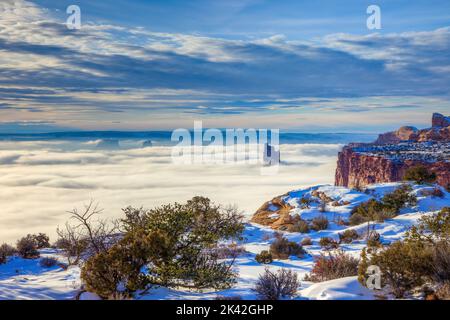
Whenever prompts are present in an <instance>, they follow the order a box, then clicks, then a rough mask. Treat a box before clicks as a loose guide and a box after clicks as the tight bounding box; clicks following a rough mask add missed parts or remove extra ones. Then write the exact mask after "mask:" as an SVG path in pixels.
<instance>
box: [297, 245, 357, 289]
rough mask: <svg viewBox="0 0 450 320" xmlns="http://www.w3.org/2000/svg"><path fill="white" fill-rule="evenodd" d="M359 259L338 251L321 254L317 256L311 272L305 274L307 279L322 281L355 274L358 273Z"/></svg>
mask: <svg viewBox="0 0 450 320" xmlns="http://www.w3.org/2000/svg"><path fill="white" fill-rule="evenodd" d="M358 264H359V260H358V259H356V258H354V257H352V256H350V255H348V254H345V253H344V252H343V251H338V252H337V253H328V255H324V254H321V255H320V256H319V257H317V258H315V262H314V267H313V269H312V270H311V273H310V274H308V275H306V276H305V280H306V281H312V282H322V281H328V280H333V279H338V278H344V277H350V276H355V275H357V274H358Z"/></svg>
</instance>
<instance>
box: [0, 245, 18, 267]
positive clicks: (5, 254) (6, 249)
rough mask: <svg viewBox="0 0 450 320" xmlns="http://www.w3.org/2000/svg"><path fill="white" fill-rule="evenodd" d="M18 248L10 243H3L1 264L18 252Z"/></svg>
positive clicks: (0, 251)
mask: <svg viewBox="0 0 450 320" xmlns="http://www.w3.org/2000/svg"><path fill="white" fill-rule="evenodd" d="M16 252H17V251H16V249H15V248H14V247H12V246H10V245H9V244H6V243H4V244H2V245H1V246H0V264H4V263H6V262H7V261H8V258H9V257H11V256H13V255H14V254H16Z"/></svg>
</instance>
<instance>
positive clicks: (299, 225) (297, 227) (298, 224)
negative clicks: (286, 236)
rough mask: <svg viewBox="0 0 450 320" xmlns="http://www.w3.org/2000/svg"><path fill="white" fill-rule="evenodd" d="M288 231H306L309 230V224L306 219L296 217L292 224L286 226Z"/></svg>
mask: <svg viewBox="0 0 450 320" xmlns="http://www.w3.org/2000/svg"><path fill="white" fill-rule="evenodd" d="M287 231H289V232H300V233H308V232H309V224H308V222H307V221H305V220H303V219H298V220H297V221H295V222H294V224H292V225H290V226H289V227H288V230H287Z"/></svg>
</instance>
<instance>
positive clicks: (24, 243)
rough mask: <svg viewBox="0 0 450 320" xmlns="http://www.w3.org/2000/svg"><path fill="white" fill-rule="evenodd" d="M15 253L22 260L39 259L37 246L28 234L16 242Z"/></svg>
mask: <svg viewBox="0 0 450 320" xmlns="http://www.w3.org/2000/svg"><path fill="white" fill-rule="evenodd" d="M16 247H17V253H18V254H19V256H21V257H22V258H24V259H34V258H38V257H39V251H38V246H37V244H36V241H35V239H34V236H33V235H31V234H29V235H27V236H26V237H23V238H22V239H20V240H18V241H17V244H16Z"/></svg>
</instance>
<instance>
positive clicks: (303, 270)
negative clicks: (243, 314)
mask: <svg viewBox="0 0 450 320" xmlns="http://www.w3.org/2000/svg"><path fill="white" fill-rule="evenodd" d="M399 185H400V184H399V183H387V184H377V185H372V186H370V187H368V189H367V191H366V192H359V191H355V190H351V189H347V188H343V187H334V186H317V187H313V188H307V189H301V190H295V191H292V192H289V193H288V194H287V196H286V198H285V199H284V200H285V201H286V202H288V203H289V204H290V205H291V206H292V207H293V209H292V210H291V212H290V214H291V215H300V216H301V217H302V218H303V219H312V218H314V217H316V216H320V215H326V216H327V217H328V219H329V220H330V227H329V229H327V230H322V231H319V232H315V231H311V232H310V233H308V234H300V233H289V232H282V233H283V234H284V236H286V237H287V238H288V239H289V240H292V241H296V242H299V241H301V240H302V239H303V238H305V237H310V238H311V239H312V241H313V245H312V246H307V247H306V249H307V250H308V255H307V256H306V257H304V258H302V259H299V258H294V257H291V259H288V260H275V261H274V262H273V263H272V264H270V265H261V264H259V263H257V262H256V261H255V255H256V254H257V253H259V252H260V251H261V250H267V249H268V248H269V246H270V243H271V241H273V236H274V233H275V232H274V230H272V229H270V228H268V227H264V226H260V225H256V224H251V223H248V224H247V225H246V228H245V233H244V237H245V240H244V241H243V243H242V245H243V246H244V247H245V249H246V251H247V253H246V254H244V255H242V256H240V257H239V258H238V259H237V260H236V266H235V268H236V271H237V272H238V273H239V279H238V282H237V284H236V285H235V286H234V287H233V288H231V289H228V290H223V291H219V292H196V291H186V290H175V289H167V288H153V289H151V290H149V291H148V292H146V293H145V294H144V295H142V296H139V295H138V297H137V298H138V299H214V298H215V297H217V296H240V297H242V298H243V299H255V298H256V297H255V294H254V292H253V291H252V288H253V287H254V285H255V282H256V280H257V279H258V276H259V275H260V274H261V273H263V272H264V269H265V268H269V269H275V270H276V269H279V268H289V269H291V270H294V271H295V272H297V274H298V276H299V278H300V279H301V280H302V279H303V277H304V275H305V274H307V273H309V272H310V271H311V269H312V267H313V263H314V256H316V255H319V254H320V253H321V252H322V251H321V248H320V246H319V245H318V242H319V240H320V238H322V237H325V236H328V237H333V238H335V239H338V234H339V233H341V232H343V231H344V230H346V229H355V230H357V231H358V232H359V233H363V232H364V231H365V228H366V225H359V226H354V227H348V226H343V225H340V224H338V223H336V222H337V221H338V220H339V219H343V220H347V219H348V217H349V216H350V212H351V210H352V208H353V207H355V206H356V205H358V204H360V203H361V202H364V201H367V200H368V199H370V198H372V197H375V198H380V197H381V196H383V195H384V194H385V193H387V192H391V191H393V190H394V189H395V188H397V187H398V186H399ZM432 188H433V187H430V186H413V192H414V193H415V194H416V195H417V197H418V203H417V205H416V206H415V207H410V208H405V209H403V210H402V212H401V214H400V215H398V216H397V217H395V218H394V219H390V220H386V221H385V222H383V223H378V224H376V226H375V229H376V231H377V232H378V233H379V234H380V235H381V240H382V241H383V242H385V243H390V242H393V241H396V240H400V239H402V237H403V236H404V233H405V232H406V231H407V230H408V228H409V227H410V226H412V225H414V224H415V223H417V220H418V219H419V218H420V217H421V216H423V215H427V214H432V213H434V212H437V211H439V210H440V209H441V208H443V207H445V206H450V194H449V193H448V192H446V191H445V190H443V189H442V191H443V193H444V197H443V198H436V197H432V196H430V195H429V194H430V192H429V191H430V190H432ZM315 191H320V192H323V193H325V194H326V195H327V196H328V197H330V198H332V199H333V200H335V201H338V202H341V203H346V204H345V205H340V206H332V205H328V206H327V208H326V212H321V211H320V208H319V206H318V204H312V205H311V207H310V208H308V209H305V208H302V207H301V205H300V199H301V198H302V197H304V196H308V195H310V194H311V192H315ZM364 247H365V241H364V240H357V241H355V242H353V243H352V244H342V245H341V249H343V250H344V251H345V252H347V253H349V254H351V255H354V256H356V257H359V255H360V252H361V250H362V249H363V248H364ZM46 255H53V256H54V255H56V256H57V255H58V254H57V252H55V251H50V250H47V251H44V252H43V256H46ZM79 288H80V280H79V269H78V268H69V269H68V270H62V269H61V268H59V267H54V268H51V269H44V268H42V267H40V266H39V263H38V260H37V259H35V260H23V259H20V258H13V259H11V260H10V261H9V262H8V263H7V264H5V265H0V299H73V298H74V297H75V296H76V295H77V293H78V292H79V291H78V290H79ZM81 298H82V299H92V298H95V295H92V294H83V295H82V296H81ZM375 298H376V297H375V296H374V292H372V291H370V290H368V289H366V288H364V287H362V286H361V285H360V284H359V283H358V281H357V280H356V278H355V277H349V278H343V279H336V280H332V281H327V282H322V283H310V282H306V281H301V288H300V289H299V291H298V296H297V297H296V299H319V300H322V299H375Z"/></svg>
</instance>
